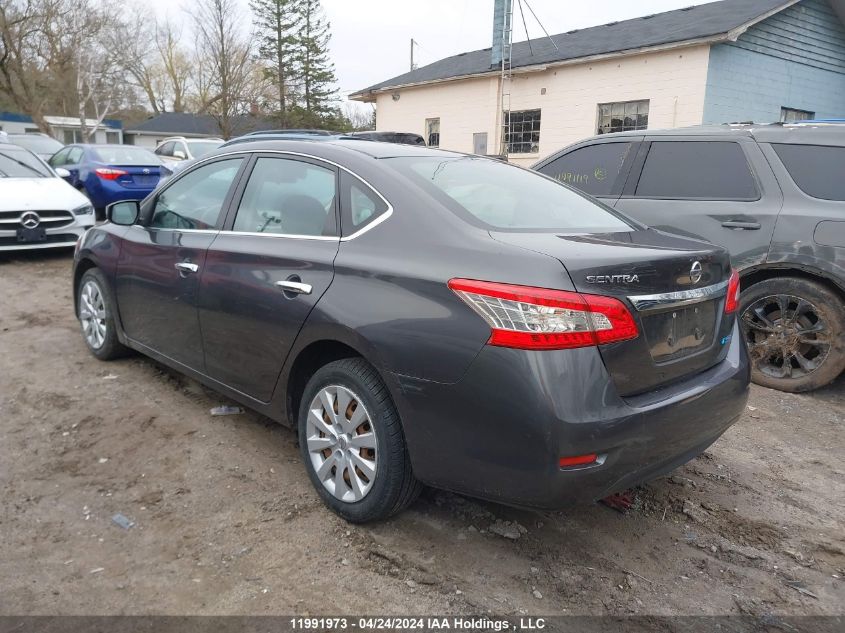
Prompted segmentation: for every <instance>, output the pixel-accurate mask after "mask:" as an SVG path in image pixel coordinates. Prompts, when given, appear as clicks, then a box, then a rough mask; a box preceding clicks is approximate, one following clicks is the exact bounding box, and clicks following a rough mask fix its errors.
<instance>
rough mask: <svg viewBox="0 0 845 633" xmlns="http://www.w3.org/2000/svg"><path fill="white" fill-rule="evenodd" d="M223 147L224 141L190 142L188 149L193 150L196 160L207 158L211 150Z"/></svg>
mask: <svg viewBox="0 0 845 633" xmlns="http://www.w3.org/2000/svg"><path fill="white" fill-rule="evenodd" d="M221 145H223V141H188V149H190V150H191V154H193V156H194V158H199V157H200V156H205V155H206V154H208V153H209V152H210V151H211V150H213V149H217V148H218V147H220V146H221Z"/></svg>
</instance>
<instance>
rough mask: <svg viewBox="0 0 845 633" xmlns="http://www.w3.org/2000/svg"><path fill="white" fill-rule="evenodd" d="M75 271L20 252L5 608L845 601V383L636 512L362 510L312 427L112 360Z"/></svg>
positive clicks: (743, 424) (11, 336)
mask: <svg viewBox="0 0 845 633" xmlns="http://www.w3.org/2000/svg"><path fill="white" fill-rule="evenodd" d="M70 270H71V256H70V254H69V253H61V254H32V255H26V256H14V257H8V256H7V257H4V258H0V486H2V489H0V614H6V615H9V614H16V615H22V614H88V615H94V614H150V613H156V614H262V615H263V614H293V613H297V614H334V615H337V614H350V613H361V612H366V613H368V614H379V613H381V614H400V615H401V614H408V613H415V614H444V615H445V614H454V615H460V614H470V613H473V614H496V615H512V616H519V615H539V614H544V615H550V614H635V613H639V614H655V615H658V614H660V615H672V614H693V615H698V614H749V615H755V616H759V617H766V616H770V615H805V614H843V613H845V580H843V579H845V529H844V528H843V526H844V525H845V503H844V502H845V462H843V456H845V450H843V447H844V446H845V378H840V379H839V380H838V381H837V382H836V384H834V385H832V386H830V387H828V388H826V389H823V390H821V391H819V392H816V393H814V394H812V395H790V394H783V393H778V392H775V391H769V390H766V389H761V388H754V389H753V391H752V396H751V400H750V403H749V407H748V410H747V411H746V414H745V415H744V416H743V418H742V419H741V420H740V422H739V423H738V424H736V425H735V426H734V427H733V428H732V429H731V430H729V431H728V433H727V434H726V435H725V436H724V437H723V438H722V439H720V440H719V441H718V442H717V443H716V444H715V445H714V446H712V447H711V448H710V449H709V450H708V451H707V452H706V453H705V454H704V455H702V456H701V457H699V458H698V459H696V460H695V461H693V462H692V463H690V464H688V465H687V466H685V467H683V468H681V469H679V470H677V471H676V472H675V473H673V474H672V475H671V476H670V477H668V478H663V479H660V480H658V481H655V482H653V483H651V484H649V485H647V486H644V487H643V488H641V489H640V490H639V491H638V497H637V502H636V504H635V507H634V509H633V510H631V511H630V512H628V513H627V514H624V515H623V514H620V513H618V512H615V511H613V510H610V509H608V508H606V507H604V506H601V505H596V506H589V507H579V508H572V509H568V510H566V511H564V512H559V513H543V514H537V513H532V512H526V511H520V510H514V509H511V508H506V507H502V506H498V505H495V504H489V503H483V502H478V501H475V500H472V499H468V498H464V497H461V496H458V495H454V494H448V493H442V492H437V491H426V492H425V493H423V496H422V498H421V499H420V500H419V501H418V502H417V503H416V504H415V505H414V506H413V507H412V508H411V509H410V510H409V511H407V512H405V513H404V514H403V515H401V516H399V517H397V518H395V519H393V520H391V521H388V522H385V523H381V524H377V525H368V526H350V525H347V524H346V523H345V522H343V521H342V520H340V519H339V518H337V517H335V516H334V515H333V514H331V513H330V512H329V511H327V510H326V509H325V508H324V507H323V505H322V504H321V503H320V501H319V500H318V498H317V495H316V494H315V493H314V492H313V491H312V488H311V484H310V482H309V480H308V478H307V476H306V474H305V472H304V470H303V466H302V464H301V463H300V459H299V453H298V450H297V447H296V439H295V436H294V433H293V432H292V431H290V430H289V429H286V428H284V427H281V426H279V425H276V424H274V423H272V422H270V421H269V420H267V419H265V418H262V417H261V416H259V415H257V414H255V413H252V412H247V413H246V414H244V415H238V416H231V417H211V416H210V415H209V409H210V408H211V407H213V406H216V405H219V404H226V401H225V399H223V398H222V397H220V396H217V395H215V394H214V393H213V392H211V391H208V390H206V389H204V388H202V387H200V386H199V385H197V384H195V383H193V382H191V381H188V380H186V379H184V378H182V377H180V376H178V375H176V374H174V373H172V372H170V371H169V370H166V369H164V368H163V367H161V366H159V365H157V364H155V363H153V362H152V361H150V360H147V359H145V358H143V357H140V356H135V357H132V358H128V359H125V360H121V361H117V362H113V363H102V362H99V361H97V360H96V359H94V358H93V357H92V356H91V355H90V354H89V353H88V352H87V350H86V348H85V346H84V344H83V341H82V337H81V335H80V333H79V327H78V325H77V322H76V320H75V319H74V316H73V311H72V307H71V288H70ZM116 513H121V514H123V515H125V516H126V517H127V518H129V519H130V520H131V521H133V522H134V526H133V527H131V528H130V529H123V528H121V527H119V526H118V525H116V524H115V523H114V522H113V520H112V517H113V515H115V514H116ZM508 522H514V523H508ZM502 533H504V534H507V535H508V536H510V537H516V538H508V537H506V536H502V535H501V534H502Z"/></svg>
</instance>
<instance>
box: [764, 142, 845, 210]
mask: <svg viewBox="0 0 845 633" xmlns="http://www.w3.org/2000/svg"><path fill="white" fill-rule="evenodd" d="M772 147H773V148H774V150H775V152H776V153H777V155H778V158H780V160H781V162H782V163H783V165H784V167H786V171H788V172H789V175H790V176H791V177H792V180H794V181H795V184H796V185H798V187H799V188H800V189H801V191H803V192H804V193H806V194H807V195H808V196H812V197H813V198H821V199H822V200H845V147H829V146H826V145H787V144H781V143H773V144H772Z"/></svg>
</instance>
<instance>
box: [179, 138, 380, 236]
mask: <svg viewBox="0 0 845 633" xmlns="http://www.w3.org/2000/svg"><path fill="white" fill-rule="evenodd" d="M240 154H250V155H251V154H280V155H284V156H299V157H300V158H310V159H311V160H315V161H318V162H323V163H326V164H327V165H332V166H333V167H336V168H338V169H342V170H343V171H345V172H346V173H348V174H352V175H353V176H355V178H357V179H358V180H360V181H361V182H363V183H364V184H365V185H367V186H368V187H369V188H370V189H371V190H372V191H373V192H374V193H375V194H376V195H377V196H378V197H379V198H381V199H382V201H383V202H384V204H386V205H387V210H385V212H384V213H382V214H381V215H380V216H378V217H377V218H376V219H375V220H373V221H372V222H370V223H369V224H367V225H366V226H364V227H362V228H361V229H359V230H357V231H355V232H354V233H352V234H350V235H347V236H345V237H341V236H339V235H335V236H324V235H291V234H287V233H276V234H273V237H286V238H289V239H300V240H303V239H309V240H314V239H319V240H336V241H340V242H348V241H350V240H354V239H355V238H356V237H359V236H361V235H363V234H364V233H366V232H367V231H369V230H370V229H374V228H375V227H377V226H378V225H379V224H381V223H382V222H384V221H385V220H387V219H388V218H389V217H390V216H391V215H393V205H392V204H390V201H389V200H388V199H387V198H385V197H384V196H383V195H382V193H381V192H380V191H379V190H378V189H376V188H375V187H373V185H371V184H370V182H369V181H368V180H367V179H366V178H362V177H361V176H360V175H358V174H357V173H356V172H354V171H352V170H351V169H349V168H348V167H344V166H343V165H341V164H340V163H336V162H334V161H333V160H329V159H328V158H322V157H321V156H314V155H313V154H306V153H304V152H292V151H289V150H282V149H260V150H256V149H253V150H246V149H242V150H237V151H233V152H226V153H224V154H215V155H214V156H209V157H207V158H202V159H200V160H198V161H197V162H196V163H194V164H193V165H191V166H190V167H189V168H188V169H186V170H185V171H184V172H182V173H181V174H179V176H180V177H182V176H183V175H184V174H189V173H190V172H192V171H193V170H194V169H196V168H198V167H199V166H200V165H202V164H203V163H206V162H209V161H213V160H215V159H218V158H224V157H226V156H237V155H240ZM165 189H167V187H165V188H164V189H162V191H164V190H165ZM338 226H339V228H342V227H340V225H339V224H338ZM171 230H178V229H171ZM219 232H220V233H227V234H228V233H234V234H237V235H252V236H255V235H259V236H261V237H268V236H270V235H271V234H269V233H257V234H256V233H245V232H242V231H222V230H221V231H219Z"/></svg>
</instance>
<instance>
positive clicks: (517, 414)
mask: <svg viewBox="0 0 845 633" xmlns="http://www.w3.org/2000/svg"><path fill="white" fill-rule="evenodd" d="M734 327H735V330H734V336H733V337H732V341H731V343H730V349H729V350H728V354H727V357H726V358H725V360H723V361H722V362H720V363H719V364H717V365H716V366H714V367H711V368H709V369H707V370H706V371H704V372H701V373H699V374H696V375H695V376H693V377H690V378H687V379H685V380H683V381H682V382H679V383H676V384H674V385H671V386H669V387H664V388H661V389H659V390H657V391H653V392H650V393H647V394H644V395H641V396H637V397H634V398H627V399H623V398H621V397H619V396H618V395H617V393H616V389H615V387H614V385H613V381H612V379H611V377H610V376H609V375H608V374H607V371H606V369H605V367H604V365H603V363H602V361H601V358H600V355H599V353H598V350H596V349H595V348H584V349H576V350H561V351H553V352H528V351H520V350H512V349H505V348H497V347H489V346H488V347H485V348H484V349H483V350H482V351H481V352H480V353H479V355H478V357H477V358H476V359H475V361H474V362H473V364H472V365H471V366H470V368H469V370H468V371H467V374H466V375H465V376H464V377H463V378H462V379H461V380H460V381H459V382H457V383H455V384H452V385H444V384H439V383H432V382H426V381H420V380H416V379H412V378H408V377H402V376H394V377H395V378H396V380H397V386H398V387H399V390H398V391H399V393H398V394H397V396H396V399H397V406H398V407H399V411H400V415H401V416H402V419H403V421H404V427H405V434H406V437H407V440H408V446H409V450H410V453H411V460H412V464H413V467H414V471H415V474H416V475H417V477H418V478H419V479H420V480H421V481H423V482H425V483H427V484H429V485H432V486H435V487H439V488H445V489H449V490H453V491H456V492H462V493H466V494H469V495H472V496H477V497H482V498H486V499H491V500H494V501H499V502H503V503H507V504H510V505H516V506H526V507H537V508H544V509H554V508H559V507H562V506H565V505H567V504H570V503H574V502H582V501H593V500H596V499H601V498H603V497H605V496H607V495H609V494H612V493H614V492H618V491H621V490H624V489H626V488H629V487H631V486H634V485H636V484H639V483H642V482H644V481H647V480H649V479H652V478H654V477H657V476H659V475H661V474H664V473H666V472H669V471H671V470H673V469H674V468H676V467H678V466H680V465H681V464H683V463H685V462H687V461H689V460H690V459H692V458H693V457H695V456H696V455H698V454H700V453H701V452H702V451H704V450H705V449H706V448H707V447H708V446H709V445H710V444H712V443H713V442H714V441H715V440H716V439H717V438H718V437H719V436H720V435H721V434H722V433H724V432H725V430H726V429H727V428H728V427H730V426H731V424H733V423H734V422H735V421H736V420H737V419H738V418H739V416H740V415H741V414H742V412H743V410H744V408H745V403H746V400H747V397H748V383H749V365H748V358H747V354H746V351H745V346H744V343H742V338H741V337H740V336H738V335H737V333H736V326H734ZM590 453H597V454H598V455H599V456H600V460H599V461H600V462H601V463H597V464H595V465H590V466H583V467H575V468H570V469H562V468H561V467H560V461H559V460H560V458H561V457H570V456H578V455H585V454H590Z"/></svg>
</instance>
